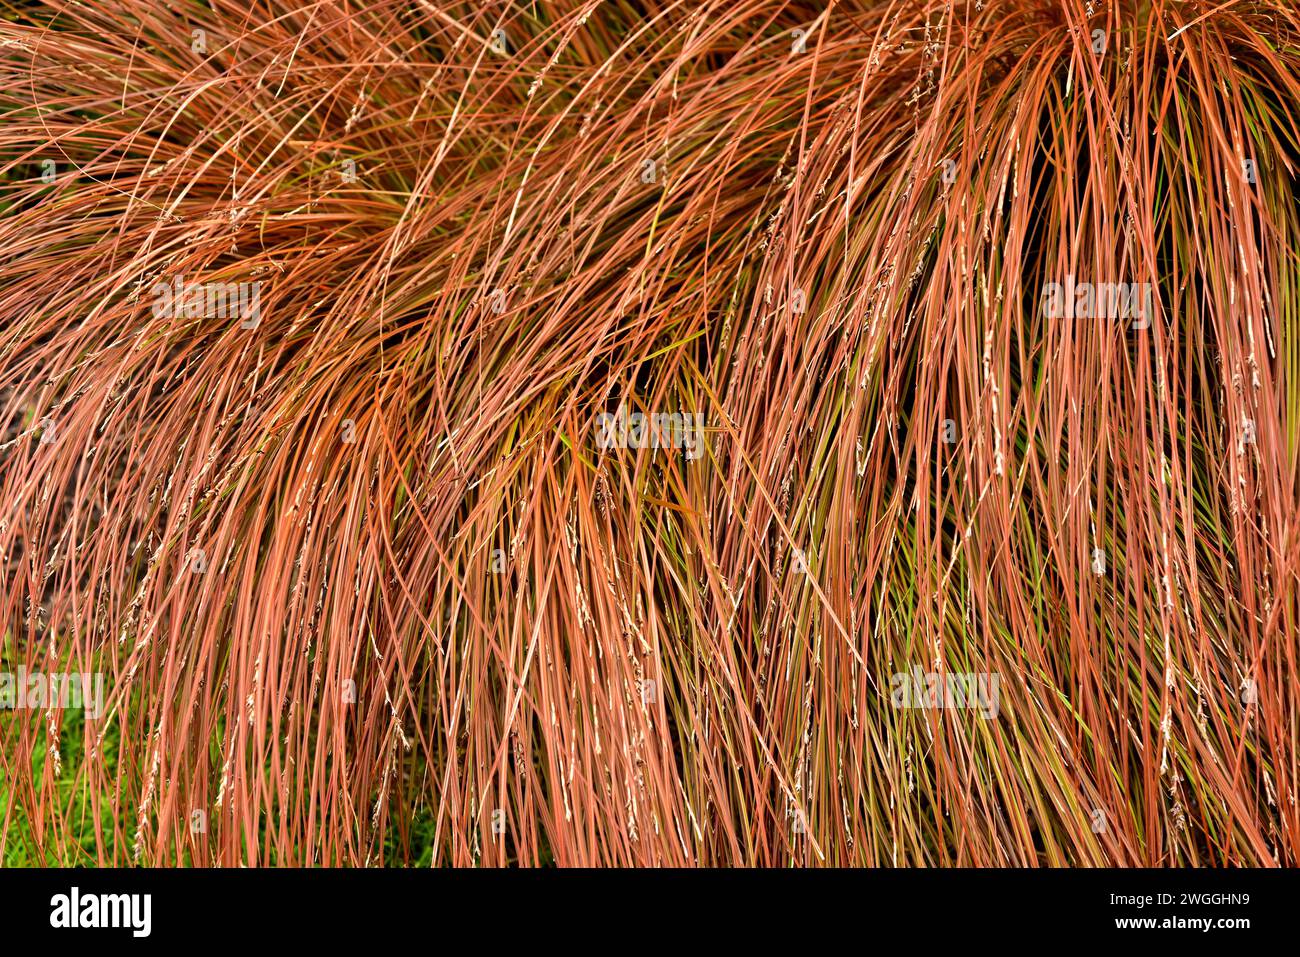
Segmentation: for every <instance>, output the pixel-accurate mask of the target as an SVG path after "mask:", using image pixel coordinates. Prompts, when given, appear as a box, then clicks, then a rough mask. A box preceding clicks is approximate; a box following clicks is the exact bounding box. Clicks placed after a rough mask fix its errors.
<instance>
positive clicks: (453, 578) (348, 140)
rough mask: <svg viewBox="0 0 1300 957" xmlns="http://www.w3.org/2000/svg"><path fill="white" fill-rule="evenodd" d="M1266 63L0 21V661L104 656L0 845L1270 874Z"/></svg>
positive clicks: (1280, 269) (1222, 9)
mask: <svg viewBox="0 0 1300 957" xmlns="http://www.w3.org/2000/svg"><path fill="white" fill-rule="evenodd" d="M1297 76H1300V22H1298V20H1297V14H1296V13H1295V12H1294V11H1293V9H1292V7H1291V5H1289V4H1287V3H1284V2H1282V0H1259V2H1250V3H1246V2H1238V3H1226V4H1225V3H1221V2H1214V3H1211V2H1177V0H1158V2H1126V0H1109V2H1103V0H1092V2H1088V0H1004V2H977V0H970V2H966V0H851V2H846V3H839V4H834V5H832V6H829V7H827V6H826V5H825V4H813V3H803V2H780V3H775V4H771V3H759V2H756V0H739V2H720V0H716V2H715V0H706V2H704V3H703V4H696V5H684V6H683V5H676V4H669V3H661V2H658V0H647V2H638V3H636V4H632V3H627V2H623V0H603V2H602V0H578V2H571V0H563V2H538V3H517V2H503V0H487V2H476V3H472V4H471V3H446V2H442V0H429V2H423V0H422V2H419V3H416V4H410V3H406V2H395V0H378V2H376V3H367V4H363V5H358V4H354V3H341V2H336V0H320V2H312V3H296V2H292V0H265V2H263V3H260V4H258V5H256V8H255V9H250V8H248V6H247V5H235V4H231V3H227V2H226V0H212V2H210V3H182V4H176V5H171V6H166V7H160V6H159V5H157V4H151V3H146V2H144V0H101V2H96V3H95V4H93V5H88V4H65V3H46V2H39V0H32V2H21V3H18V2H12V0H0V563H3V567H4V577H3V579H2V580H0V628H3V629H4V634H6V636H7V638H6V643H5V646H4V662H3V663H4V671H6V672H10V671H14V670H16V669H17V668H18V667H19V666H22V667H24V668H26V669H27V670H29V671H31V670H41V671H65V672H72V673H76V672H93V673H98V674H102V675H103V676H104V679H105V680H104V684H105V689H106V692H105V693H106V702H105V709H104V711H103V713H102V714H100V715H98V716H96V717H87V718H83V717H82V716H78V715H77V714H75V713H62V712H59V711H57V710H55V711H47V710H44V709H34V710H33V709H15V710H12V711H0V821H3V827H2V829H0V861H3V862H4V863H6V864H54V863H74V864H91V863H94V864H100V865H114V866H122V865H131V864H142V865H179V866H184V865H198V866H210V865H221V866H236V865H250V866H258V865H261V866H272V865H277V866H284V865H293V866H297V865H301V866H309V865H322V864H330V865H340V864H342V865H356V866H364V865H375V866H387V865H420V866H442V865H456V866H479V865H482V866H506V865H520V866H543V865H552V864H553V865H559V866H573V865H677V866H683V865H686V866H695V865H700V866H716V865H758V866H791V865H793V866H820V865H867V866H971V865H974V866H1009V865H1017V866H1024V865H1029V866H1037V865H1044V866H1093V865H1120V866H1137V865H1147V866H1225V865H1231V866H1272V865H1286V866H1296V865H1297V864H1298V863H1300V811H1298V810H1297V804H1296V795H1297V789H1298V788H1300V778H1298V774H1300V767H1298V766H1297V753H1300V749H1297V735H1298V734H1300V718H1298V715H1300V683H1298V682H1297V677H1296V675H1297V669H1296V664H1297V662H1296V657H1297V635H1300V594H1298V591H1297V586H1298V584H1300V582H1298V576H1300V521H1298V517H1300V516H1298V513H1300V507H1298V506H1300V471H1298V468H1297V461H1298V459H1300V455H1298V452H1300V414H1298V413H1300V384H1298V383H1300V375H1298V373H1300V335H1298V333H1300V328H1298V327H1297V318H1298V316H1300V303H1298V301H1297V280H1298V277H1300V269H1297V251H1298V250H1300V204H1298V203H1297V196H1298V195H1300V193H1298V192H1297V181H1296V169H1297V165H1296V164H1297V161H1298V160H1300V144H1298V143H1297V140H1296V133H1295V130H1296V129H1297V122H1296V119H1297V117H1296V113H1297V107H1298V106H1300V81H1297V79H1296V77H1297ZM179 278H183V279H184V280H185V281H187V282H190V283H197V284H218V283H220V284H232V286H236V287H237V286H238V284H241V283H242V284H246V288H250V289H251V288H253V287H252V286H248V285H247V284H253V283H256V284H258V285H257V287H256V289H257V290H258V297H259V298H258V302H259V307H258V314H257V316H256V317H255V320H256V321H254V322H252V323H251V324H250V323H249V322H248V321H246V320H247V319H248V316H246V315H241V314H234V315H232V314H231V312H230V310H229V309H218V308H215V307H213V306H212V305H210V304H209V303H208V302H207V300H205V301H204V303H203V305H202V306H201V307H197V306H196V308H195V309H194V310H193V311H187V310H186V309H181V310H180V311H179V312H176V311H170V312H169V311H166V310H162V309H156V308H155V306H156V305H157V304H159V303H160V301H161V300H160V298H159V292H158V289H159V285H160V284H166V283H173V282H175V281H177V280H178V279H179ZM1067 281H1077V282H1079V283H1092V284H1116V283H1124V284H1126V286H1127V284H1135V285H1136V286H1138V287H1144V288H1148V289H1149V290H1150V293H1151V299H1150V303H1151V306H1150V311H1149V312H1144V314H1143V315H1142V316H1140V317H1139V319H1140V320H1141V321H1136V322H1135V321H1133V317H1128V318H1125V317H1124V316H1107V315H1103V316H1100V317H1098V316H1085V317H1077V318H1076V317H1075V316H1074V313H1073V311H1070V312H1069V313H1058V312H1056V311H1054V310H1052V309H1050V308H1046V307H1045V304H1046V299H1047V297H1045V295H1044V291H1045V290H1048V289H1050V287H1051V284H1052V283H1066V282H1067ZM214 301H215V300H214ZM620 405H622V406H624V407H625V409H626V411H627V413H628V414H665V413H675V412H677V413H681V412H684V413H690V414H696V413H698V414H699V415H701V416H702V417H703V423H704V432H703V435H704V438H705V441H704V442H703V444H702V445H701V446H699V447H698V448H697V449H696V451H698V452H699V454H698V457H697V456H695V455H693V454H692V455H690V456H688V455H687V454H685V451H684V450H682V449H662V448H647V447H642V448H635V447H632V448H604V447H602V444H601V442H600V441H599V431H600V430H599V423H600V421H601V419H600V418H599V417H600V416H601V415H602V413H611V412H614V411H615V410H616V409H618V408H619V407H620ZM913 669H919V671H920V672H922V673H933V674H936V675H939V676H946V675H953V674H957V675H970V676H973V677H975V678H982V679H983V680H985V681H986V682H990V681H992V680H993V679H996V681H997V685H996V688H997V697H996V702H995V703H996V716H994V715H992V714H989V715H988V716H985V714H984V713H982V712H981V710H980V709H979V708H971V707H957V708H951V709H944V708H929V707H924V708H906V707H899V706H897V701H896V697H895V694H894V687H895V682H896V676H898V675H907V674H910V673H912V672H913ZM986 710H988V709H986ZM52 747H53V748H54V751H53V752H52V751H51V748H52ZM55 753H57V755H58V757H59V761H58V762H55V761H54V760H53V758H52V755H53V754H55ZM196 814H198V815H200V819H201V820H203V821H204V822H205V826H204V827H203V828H202V829H196V828H195V827H193V826H192V821H194V820H195V815H196Z"/></svg>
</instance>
